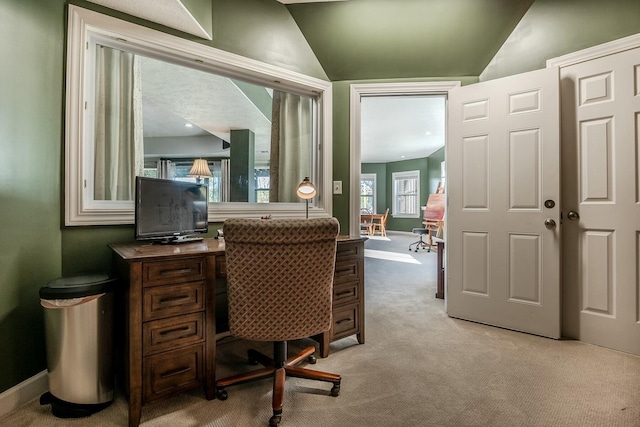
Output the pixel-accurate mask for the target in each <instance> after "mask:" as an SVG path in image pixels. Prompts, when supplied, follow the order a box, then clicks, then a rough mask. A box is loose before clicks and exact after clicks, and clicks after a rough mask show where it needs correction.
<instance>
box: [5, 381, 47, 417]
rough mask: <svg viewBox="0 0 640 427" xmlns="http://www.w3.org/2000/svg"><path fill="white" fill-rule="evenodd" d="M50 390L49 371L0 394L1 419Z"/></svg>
mask: <svg viewBox="0 0 640 427" xmlns="http://www.w3.org/2000/svg"><path fill="white" fill-rule="evenodd" d="M48 390H49V376H48V375H47V370H44V371H42V372H39V373H37V374H36V375H34V376H32V377H31V378H27V379H26V380H24V381H22V382H21V383H20V384H16V385H14V386H13V387H11V388H10V389H9V390H6V391H4V392H2V393H0V417H3V416H4V415H6V414H8V413H9V412H11V411H13V410H15V409H18V408H19V407H21V406H22V405H24V404H25V403H27V402H30V401H32V400H33V399H35V398H36V397H39V396H40V395H42V394H43V393H45V392H46V391H48Z"/></svg>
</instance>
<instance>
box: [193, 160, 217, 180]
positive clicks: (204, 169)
mask: <svg viewBox="0 0 640 427" xmlns="http://www.w3.org/2000/svg"><path fill="white" fill-rule="evenodd" d="M187 175H189V176H195V177H196V182H197V183H198V184H200V182H201V181H202V177H203V176H204V177H206V178H211V177H213V175H211V169H209V163H207V161H206V160H205V159H196V160H194V161H193V166H191V170H190V171H189V173H188V174H187Z"/></svg>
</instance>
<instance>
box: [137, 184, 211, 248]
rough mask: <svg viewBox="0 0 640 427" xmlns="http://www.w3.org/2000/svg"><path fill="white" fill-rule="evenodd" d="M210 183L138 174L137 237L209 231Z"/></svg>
mask: <svg viewBox="0 0 640 427" xmlns="http://www.w3.org/2000/svg"><path fill="white" fill-rule="evenodd" d="M207 201H208V198H207V186H206V185H205V184H194V183H192V182H182V181H172V180H167V179H156V178H147V177H141V176H139V177H136V205H135V226H136V230H135V238H136V239H138V240H142V239H168V238H171V237H176V236H184V235H188V234H195V233H206V232H207V231H208V227H209V220H208V218H209V217H208V204H207Z"/></svg>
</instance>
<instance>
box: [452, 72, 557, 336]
mask: <svg viewBox="0 0 640 427" xmlns="http://www.w3.org/2000/svg"><path fill="white" fill-rule="evenodd" d="M558 98H559V76H558V69H557V68H548V69H544V70H539V71H534V72H530V73H525V74H520V75H517V76H511V77H506V78H502V79H496V80H492V81H488V82H483V83H479V84H474V85H470V86H464V87H461V88H457V89H453V90H451V91H450V92H449V109H448V110H449V122H448V123H449V125H448V129H449V130H448V137H447V146H446V147H447V149H446V150H447V151H446V162H447V193H448V197H449V200H448V206H447V220H446V227H445V228H446V233H447V236H446V245H447V246H446V255H447V260H446V265H447V269H446V274H447V297H446V298H447V299H446V301H447V312H448V314H449V315H450V316H452V317H459V318H462V319H467V320H472V321H476V322H481V323H486V324H490V325H495V326H500V327H504V328H509V329H514V330H518V331H523V332H529V333H533V334H537V335H543V336H548V337H552V338H558V337H560V206H559V204H560V203H559V202H560V199H559V197H560V182H559V179H560V177H559V168H560V164H559V161H560V159H559V157H560V152H559V151H560V147H559V128H558V127H559V108H560V107H559V99H558ZM545 223H546V225H545Z"/></svg>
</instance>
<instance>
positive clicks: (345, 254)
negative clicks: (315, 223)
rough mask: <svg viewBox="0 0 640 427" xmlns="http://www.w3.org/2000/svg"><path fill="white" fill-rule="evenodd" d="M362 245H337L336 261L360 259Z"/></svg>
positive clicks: (357, 243) (342, 243)
mask: <svg viewBox="0 0 640 427" xmlns="http://www.w3.org/2000/svg"><path fill="white" fill-rule="evenodd" d="M363 247H364V245H362V243H360V242H354V243H344V242H340V243H338V246H337V247H336V261H340V260H343V259H351V258H356V259H357V258H360V255H362V254H361V253H360V251H362V249H363Z"/></svg>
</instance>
